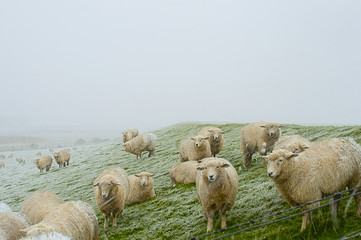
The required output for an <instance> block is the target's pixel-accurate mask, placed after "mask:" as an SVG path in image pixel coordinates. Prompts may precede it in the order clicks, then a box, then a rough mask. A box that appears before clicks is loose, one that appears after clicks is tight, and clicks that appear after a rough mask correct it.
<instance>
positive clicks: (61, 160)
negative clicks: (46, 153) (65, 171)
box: [53, 149, 70, 168]
mask: <svg viewBox="0 0 361 240" xmlns="http://www.w3.org/2000/svg"><path fill="white" fill-rule="evenodd" d="M53 154H54V158H55V161H56V163H57V164H59V167H60V168H61V167H63V166H64V167H65V165H67V166H69V161H70V153H69V150H68V149H64V150H61V151H60V152H54V153H53Z"/></svg>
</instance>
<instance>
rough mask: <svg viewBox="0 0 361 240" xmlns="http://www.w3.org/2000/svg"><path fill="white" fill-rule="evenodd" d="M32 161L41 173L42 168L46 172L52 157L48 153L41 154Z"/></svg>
mask: <svg viewBox="0 0 361 240" xmlns="http://www.w3.org/2000/svg"><path fill="white" fill-rule="evenodd" d="M34 163H35V165H36V167H37V168H38V169H39V170H40V172H41V173H42V172H43V170H44V169H45V171H47V172H48V171H49V169H50V168H51V165H52V163H53V159H52V158H51V156H49V155H43V156H41V157H40V158H37V159H35V160H34Z"/></svg>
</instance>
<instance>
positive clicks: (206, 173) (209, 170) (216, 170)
mask: <svg viewBox="0 0 361 240" xmlns="http://www.w3.org/2000/svg"><path fill="white" fill-rule="evenodd" d="M229 166H230V165H229V164H228V163H224V162H220V161H212V160H211V161H207V162H206V163H205V164H204V165H202V166H199V167H197V170H199V171H202V175H203V178H205V179H207V180H208V181H209V182H214V181H216V180H217V179H218V177H219V176H220V174H221V173H222V171H223V170H222V169H223V168H227V167H229Z"/></svg>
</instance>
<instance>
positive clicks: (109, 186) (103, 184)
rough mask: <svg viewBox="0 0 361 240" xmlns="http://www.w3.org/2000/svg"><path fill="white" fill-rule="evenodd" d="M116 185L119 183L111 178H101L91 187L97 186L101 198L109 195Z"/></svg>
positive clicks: (115, 188)
mask: <svg viewBox="0 0 361 240" xmlns="http://www.w3.org/2000/svg"><path fill="white" fill-rule="evenodd" d="M118 186H120V184H119V183H117V182H114V181H113V180H111V179H103V180H102V181H100V182H98V183H96V184H94V185H93V187H98V188H99V190H100V191H99V192H100V194H101V197H102V198H108V197H109V196H111V195H112V194H111V193H114V192H115V191H116V190H117V188H118Z"/></svg>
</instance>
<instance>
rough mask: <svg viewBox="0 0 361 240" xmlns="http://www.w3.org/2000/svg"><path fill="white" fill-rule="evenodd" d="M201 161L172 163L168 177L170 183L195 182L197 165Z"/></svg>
mask: <svg viewBox="0 0 361 240" xmlns="http://www.w3.org/2000/svg"><path fill="white" fill-rule="evenodd" d="M200 163H201V161H186V162H181V163H178V164H176V165H174V166H173V167H172V168H171V170H170V172H169V177H170V180H171V182H172V183H184V184H188V183H195V182H196V173H197V167H198V166H199V164H200Z"/></svg>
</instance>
